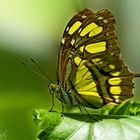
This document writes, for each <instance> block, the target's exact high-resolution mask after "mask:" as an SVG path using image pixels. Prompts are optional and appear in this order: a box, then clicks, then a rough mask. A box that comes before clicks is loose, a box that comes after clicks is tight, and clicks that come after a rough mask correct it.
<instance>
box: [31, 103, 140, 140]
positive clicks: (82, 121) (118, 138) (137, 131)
mask: <svg viewBox="0 0 140 140" xmlns="http://www.w3.org/2000/svg"><path fill="white" fill-rule="evenodd" d="M89 111H90V114H87V113H65V114H64V115H63V116H62V114H61V113H58V112H48V111H46V110H43V109H39V110H35V111H34V112H33V116H34V123H35V124H36V125H38V126H39V128H40V129H41V132H40V134H39V135H38V138H39V139H40V140H75V139H77V140H139V139H140V103H137V102H133V101H128V102H124V103H122V104H120V105H114V104H109V105H106V106H104V107H103V108H101V109H93V110H89Z"/></svg>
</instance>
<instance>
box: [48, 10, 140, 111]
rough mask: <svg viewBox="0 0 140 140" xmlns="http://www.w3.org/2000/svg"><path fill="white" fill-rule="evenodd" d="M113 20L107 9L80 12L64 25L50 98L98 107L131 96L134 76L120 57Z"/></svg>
mask: <svg viewBox="0 0 140 140" xmlns="http://www.w3.org/2000/svg"><path fill="white" fill-rule="evenodd" d="M114 26H115V19H114V16H113V15H112V13H111V12H110V11H108V10H106V9H104V10H101V11H98V12H95V13H93V12H92V11H91V10H89V9H84V10H81V11H79V12H78V13H77V14H76V15H75V16H73V17H72V19H71V20H70V21H69V23H68V24H67V26H66V28H65V30H64V34H63V37H62V40H61V44H60V50H59V54H58V64H57V84H50V86H49V88H50V92H51V94H52V96H54V95H55V96H56V97H57V99H58V100H60V101H61V102H62V103H64V104H68V105H70V106H73V105H82V106H84V107H90V108H101V107H103V106H104V105H106V104H108V103H115V104H119V103H121V102H122V101H124V100H126V99H129V98H131V97H133V93H132V90H133V88H134V84H133V82H132V80H133V78H134V77H139V76H140V74H135V73H131V72H130V71H129V70H128V67H127V66H126V65H125V63H124V61H123V60H122V58H121V57H120V49H119V47H118V45H117V37H116V33H115V27H114Z"/></svg>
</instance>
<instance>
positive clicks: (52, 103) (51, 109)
mask: <svg viewBox="0 0 140 140" xmlns="http://www.w3.org/2000/svg"><path fill="white" fill-rule="evenodd" d="M53 107H54V94H52V107H51V108H50V110H49V112H52V110H53Z"/></svg>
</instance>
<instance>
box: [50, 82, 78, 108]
mask: <svg viewBox="0 0 140 140" xmlns="http://www.w3.org/2000/svg"><path fill="white" fill-rule="evenodd" d="M49 89H50V93H51V94H53V95H54V96H56V98H57V99H58V100H60V101H61V102H63V103H65V104H67V105H70V106H71V105H77V102H76V100H75V97H74V95H75V90H73V89H71V90H70V91H66V90H65V89H64V88H63V87H61V86H60V85H57V84H50V86H49Z"/></svg>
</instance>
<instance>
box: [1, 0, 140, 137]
mask: <svg viewBox="0 0 140 140" xmlns="http://www.w3.org/2000/svg"><path fill="white" fill-rule="evenodd" d="M139 5H140V1H139V0H135V2H134V1H132V0H123V1H122V0H98V1H97V0H59V1H57V0H52V1H50V0H0V140H36V139H37V138H36V136H37V133H38V128H37V127H36V126H35V125H34V124H33V118H32V110H33V109H35V108H45V109H49V108H50V107H51V97H50V95H49V90H48V82H47V81H45V80H43V79H42V78H40V77H39V76H37V75H36V74H34V73H33V72H31V71H29V70H28V69H27V68H26V67H24V66H23V65H22V64H21V63H20V62H24V63H26V64H27V65H29V66H31V67H32V68H33V69H35V70H36V68H35V67H34V66H33V64H32V63H31V62H30V60H29V59H30V58H33V59H35V61H36V62H37V63H38V64H39V65H40V66H41V67H42V68H43V69H44V70H45V72H46V73H47V75H48V76H49V77H50V79H51V80H52V81H54V82H55V81H56V63H57V54H58V49H59V44H60V40H61V36H62V33H63V30H64V28H65V26H66V24H67V22H68V21H69V19H70V18H71V17H72V16H73V15H74V14H75V13H76V11H78V10H81V9H84V8H90V9H91V10H93V11H97V10H100V9H103V8H107V9H109V10H111V11H112V13H113V14H114V16H115V18H116V21H117V24H116V31H117V34H118V44H119V46H120V48H121V51H122V53H121V55H122V57H123V58H124V59H125V62H126V64H127V65H128V66H129V68H131V71H134V72H140V66H139V59H140V55H139V52H140V46H139V44H140V39H139V36H140V35H139V33H140V18H139V12H140V10H139ZM134 82H135V84H136V88H135V91H134V92H135V99H137V100H139V99H140V94H138V93H139V91H140V87H138V84H140V79H135V80H134ZM57 104H59V103H57ZM55 108H56V109H59V106H56V107H55ZM3 134H5V135H3Z"/></svg>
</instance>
